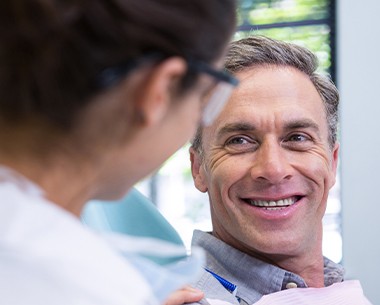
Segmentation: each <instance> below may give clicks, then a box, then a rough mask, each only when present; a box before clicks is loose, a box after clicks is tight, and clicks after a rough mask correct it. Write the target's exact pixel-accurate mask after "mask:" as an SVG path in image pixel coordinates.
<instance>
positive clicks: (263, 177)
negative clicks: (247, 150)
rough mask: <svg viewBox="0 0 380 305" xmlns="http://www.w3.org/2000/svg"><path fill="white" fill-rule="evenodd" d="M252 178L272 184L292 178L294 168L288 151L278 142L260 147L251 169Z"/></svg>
mask: <svg viewBox="0 0 380 305" xmlns="http://www.w3.org/2000/svg"><path fill="white" fill-rule="evenodd" d="M251 176H252V178H253V179H255V180H260V181H262V182H267V183H270V184H278V183H281V182H283V181H284V180H289V179H290V178H291V177H292V166H291V165H290V163H289V160H288V156H287V154H286V151H285V149H284V148H283V147H281V145H280V143H279V142H278V141H277V140H275V139H271V140H267V141H264V142H263V143H262V144H261V145H260V148H259V149H258V150H257V151H256V158H255V161H254V164H253V166H252V168H251Z"/></svg>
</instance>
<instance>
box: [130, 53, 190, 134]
mask: <svg viewBox="0 0 380 305" xmlns="http://www.w3.org/2000/svg"><path fill="white" fill-rule="evenodd" d="M186 70H187V65H186V62H185V60H184V59H182V58H180V57H171V58H168V59H166V60H164V61H163V62H161V63H160V64H158V65H157V66H155V67H153V68H151V69H150V70H149V72H148V75H147V77H146V78H144V80H143V84H142V85H141V86H139V90H140V92H139V94H137V97H138V100H137V101H136V105H137V107H138V111H139V112H140V114H141V116H142V117H143V119H144V124H145V125H148V126H149V125H154V124H157V123H158V122H160V121H161V120H162V119H163V118H164V117H165V115H166V114H167V113H168V111H169V110H170V107H171V102H172V97H173V94H174V93H175V90H176V89H177V86H178V84H179V80H180V79H181V78H182V77H183V75H184V74H185V73H186Z"/></svg>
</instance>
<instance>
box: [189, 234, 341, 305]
mask: <svg viewBox="0 0 380 305" xmlns="http://www.w3.org/2000/svg"><path fill="white" fill-rule="evenodd" d="M192 245H193V246H195V245H197V246H200V247H202V248H204V249H205V250H206V252H207V268H209V269H211V270H212V271H213V272H215V273H217V274H218V275H220V276H222V277H226V279H227V280H228V281H230V282H232V283H234V284H235V285H237V286H238V295H239V294H240V295H241V297H243V298H244V299H245V300H246V301H247V302H248V303H251V304H252V303H253V302H256V301H257V300H258V299H259V298H260V297H261V296H262V295H265V294H270V293H274V292H277V291H280V290H283V289H286V288H287V287H286V286H287V284H288V283H294V284H296V285H297V287H307V285H306V283H305V281H304V280H303V279H302V278H301V277H300V276H298V275H297V274H294V273H292V272H289V271H286V270H284V269H281V268H279V267H277V266H274V265H271V264H268V263H266V262H264V261H261V260H259V259H257V258H255V257H252V256H250V255H248V254H246V253H243V252H241V251H239V250H237V249H235V248H233V247H231V246H229V245H228V244H226V243H224V242H223V241H221V240H219V239H217V238H216V237H214V236H212V235H211V234H209V233H205V232H202V231H198V230H195V231H194V235H193V240H192ZM324 264H325V268H324V274H325V285H326V286H329V285H331V284H333V283H336V282H341V281H342V280H343V273H344V272H343V268H342V267H341V266H340V265H338V264H335V263H334V262H332V261H330V260H329V259H327V258H325V259H324ZM252 292H255V293H256V294H255V293H252Z"/></svg>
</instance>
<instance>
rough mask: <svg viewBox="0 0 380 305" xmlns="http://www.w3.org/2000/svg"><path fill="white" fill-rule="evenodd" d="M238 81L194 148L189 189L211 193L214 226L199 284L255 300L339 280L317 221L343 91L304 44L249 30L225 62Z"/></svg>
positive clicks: (330, 178)
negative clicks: (325, 254) (325, 252)
mask: <svg viewBox="0 0 380 305" xmlns="http://www.w3.org/2000/svg"><path fill="white" fill-rule="evenodd" d="M225 68H226V70H227V71H229V72H231V73H233V74H234V75H235V76H236V77H237V78H238V79H239V80H240V85H239V87H238V88H237V89H236V90H235V91H234V93H233V95H232V97H231V99H230V101H229V102H228V104H227V106H226V107H225V108H224V110H223V112H222V113H221V115H220V116H219V118H218V119H217V120H216V121H215V122H214V123H213V124H212V125H211V126H208V127H205V128H200V129H199V130H198V132H197V135H196V137H195V140H194V142H193V145H192V147H191V149H190V154H191V163H192V173H193V178H194V182H195V186H196V187H197V188H198V190H200V191H201V192H207V193H208V195H209V199H210V206H211V217H212V225H213V231H212V232H210V233H206V232H201V231H196V232H195V234H194V238H193V244H194V245H198V246H201V247H203V248H204V249H205V250H206V252H207V266H206V269H205V272H204V274H203V276H202V278H201V279H200V280H199V282H198V283H197V284H196V287H197V288H200V289H202V290H203V291H204V292H205V294H206V297H207V298H210V299H221V300H225V301H228V302H230V303H232V304H239V303H240V304H253V303H255V302H257V301H258V300H259V299H260V298H261V297H262V296H263V295H266V294H270V293H274V292H277V291H281V290H285V289H289V288H294V287H325V286H329V285H331V284H333V283H337V282H341V281H342V280H343V270H342V267H341V266H339V265H337V264H335V263H333V262H332V261H330V260H328V259H327V258H324V257H323V255H322V218H323V215H324V213H325V210H326V203H327V197H328V193H329V190H330V189H331V187H332V186H333V185H334V183H335V176H336V168H337V163H338V149H339V144H338V143H337V141H336V129H337V119H338V114H337V110H338V101H339V95H338V91H337V89H336V87H335V85H334V84H333V83H332V82H331V80H330V79H329V77H327V76H325V75H322V74H319V73H318V72H316V69H317V60H316V57H315V56H314V54H312V53H311V52H310V51H308V50H307V49H305V48H302V47H299V46H296V45H293V44H289V43H285V42H280V41H275V40H271V39H269V38H265V37H260V36H254V37H250V38H246V39H242V40H240V41H237V42H234V43H232V45H231V47H230V49H229V52H228V54H227V60H226V63H225Z"/></svg>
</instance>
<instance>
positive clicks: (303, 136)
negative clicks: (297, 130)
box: [287, 134, 310, 142]
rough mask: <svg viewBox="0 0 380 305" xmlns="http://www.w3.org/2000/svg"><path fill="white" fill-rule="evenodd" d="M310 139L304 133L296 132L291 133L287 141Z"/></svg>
mask: <svg viewBox="0 0 380 305" xmlns="http://www.w3.org/2000/svg"><path fill="white" fill-rule="evenodd" d="M308 140H310V138H309V137H307V136H305V135H302V134H294V135H291V136H290V137H289V138H288V139H287V142H304V141H308Z"/></svg>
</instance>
